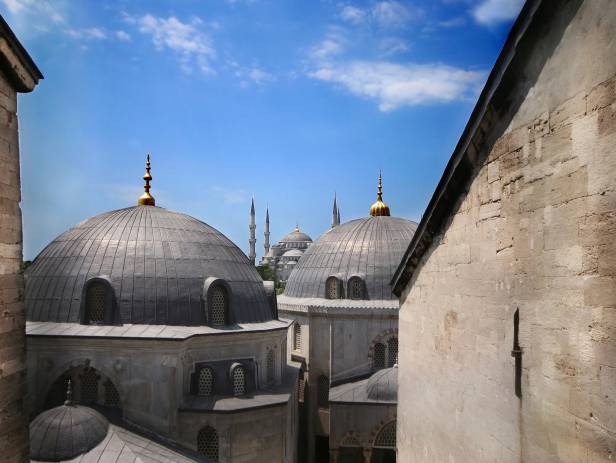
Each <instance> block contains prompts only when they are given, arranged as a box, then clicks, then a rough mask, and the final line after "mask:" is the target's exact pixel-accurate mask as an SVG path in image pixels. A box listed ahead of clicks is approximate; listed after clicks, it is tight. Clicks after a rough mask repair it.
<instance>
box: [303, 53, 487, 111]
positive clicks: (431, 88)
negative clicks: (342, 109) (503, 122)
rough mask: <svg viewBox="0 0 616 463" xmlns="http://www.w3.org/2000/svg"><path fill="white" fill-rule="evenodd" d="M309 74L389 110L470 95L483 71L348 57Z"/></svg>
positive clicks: (481, 79)
mask: <svg viewBox="0 0 616 463" xmlns="http://www.w3.org/2000/svg"><path fill="white" fill-rule="evenodd" d="M309 75H310V77H313V78H315V79H319V80H322V81H325V82H332V83H335V84H339V85H341V86H342V87H344V88H345V89H347V90H348V91H349V92H351V93H353V94H354V95H358V96H361V97H364V98H368V99H370V100H375V101H376V102H377V103H378V106H379V109H380V110H381V111H391V110H394V109H398V108H400V107H403V106H415V105H418V104H423V103H432V102H451V101H456V100H462V99H466V98H472V97H474V96H475V93H476V92H477V90H478V86H479V84H480V83H481V82H482V81H483V78H484V75H485V74H484V72H479V71H466V70H463V69H459V68H455V67H452V66H447V65H444V64H413V63H408V64H394V63H388V62H382V61H351V62H348V63H338V64H333V65H328V66H327V65H326V66H322V67H320V68H319V69H317V70H315V71H313V72H311V73H310V74H309Z"/></svg>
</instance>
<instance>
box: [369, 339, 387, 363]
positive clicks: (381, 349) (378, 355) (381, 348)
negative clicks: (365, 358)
mask: <svg viewBox="0 0 616 463" xmlns="http://www.w3.org/2000/svg"><path fill="white" fill-rule="evenodd" d="M372 360H373V362H374V368H378V369H380V368H385V345H384V344H381V343H380V342H379V343H377V344H376V345H375V346H374V358H373V359H372Z"/></svg>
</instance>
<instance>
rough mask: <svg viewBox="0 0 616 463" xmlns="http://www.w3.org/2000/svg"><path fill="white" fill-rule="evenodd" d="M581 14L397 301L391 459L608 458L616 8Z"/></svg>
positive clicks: (612, 396)
mask: <svg viewBox="0 0 616 463" xmlns="http://www.w3.org/2000/svg"><path fill="white" fill-rule="evenodd" d="M560 3H563V4H566V3H567V2H560ZM576 3H577V4H578V5H575V8H574V7H571V8H569V11H567V8H563V13H562V14H563V15H567V14H569V13H571V17H570V19H568V20H567V21H555V22H554V23H553V24H546V25H545V27H546V28H550V29H549V32H545V31H543V32H542V33H540V34H538V36H537V38H536V43H535V44H534V45H533V47H535V48H534V51H533V52H532V53H535V55H533V54H532V53H531V58H529V60H528V63H529V65H528V66H529V67H534V68H535V69H536V70H537V75H536V79H535V80H534V81H533V82H530V85H529V86H528V88H530V90H529V91H528V93H527V94H525V95H523V98H524V100H523V102H522V104H521V105H520V106H518V108H519V110H516V113H515V114H509V116H508V117H510V123H507V124H508V125H509V127H515V128H513V129H511V128H510V129H508V130H507V131H506V133H504V134H503V135H501V136H497V137H495V138H497V140H496V142H495V143H494V144H490V145H486V146H485V147H484V149H485V151H486V153H487V156H485V159H484V161H483V162H481V164H480V166H479V167H478V169H477V171H476V172H474V173H473V178H472V180H471V181H470V184H469V185H468V192H467V193H466V194H465V195H464V196H463V197H462V198H460V201H459V203H458V204H455V205H454V206H453V212H452V214H451V216H450V217H449V220H448V222H447V223H446V224H445V226H444V227H443V231H442V234H441V235H440V236H436V237H435V238H434V240H433V244H432V246H431V248H430V249H428V250H427V251H426V252H425V254H424V255H423V257H422V260H421V262H420V263H419V265H418V266H417V268H416V269H415V271H414V274H413V278H412V280H411V282H410V284H409V285H408V286H407V288H406V289H405V291H404V292H403V294H402V297H401V301H402V308H401V311H400V327H399V329H400V360H399V365H400V370H399V375H400V376H399V381H400V385H401V386H400V391H399V405H398V407H399V408H398V436H397V440H398V458H399V461H422V462H444V461H446V462H451V463H453V462H473V463H481V462H494V461H498V462H519V461H524V462H540V463H551V462H571V463H574V462H576V463H577V462H589V463H590V462H593V463H596V462H608V461H614V459H615V458H616V248H615V247H614V242H615V241H616V181H615V178H616V77H614V76H615V75H616V69H615V67H616V60H614V56H615V55H614V47H615V43H616V38H615V33H614V31H615V30H616V11H615V10H616V9H615V8H614V6H613V5H608V4H607V3H606V2H604V1H588V2H583V3H582V4H581V6H579V4H580V3H581V2H568V4H569V5H573V4H576ZM578 6H579V8H578ZM546 44H550V46H547V45H546ZM523 45H524V44H522V45H521V46H523ZM584 52H585V53H590V54H592V59H589V57H588V56H586V57H584V59H583V60H582V62H583V63H585V64H586V67H584V66H578V65H577V63H576V62H574V61H575V60H574V58H575V57H576V56H582V55H583V53H584ZM546 54H548V55H547V56H546ZM572 60H574V61H573V62H572ZM557 64H558V65H557ZM573 68H574V69H573ZM570 69H571V72H570ZM525 71H526V69H524V70H521V71H520V74H524V72H525ZM531 74H532V73H531ZM571 74H576V75H578V76H579V77H580V78H579V79H578V80H577V81H575V79H573V80H572V79H571ZM526 75H529V74H528V73H527V74H526ZM559 76H560V77H559ZM561 84H562V85H561ZM559 89H560V90H561V91H562V93H561V94H560V95H561V98H560V100H558V98H557V96H558V93H557V91H558V90H559ZM546 93H549V94H550V97H549V98H545V97H543V96H542V95H545V94H546ZM501 109H502V108H501ZM503 113H506V111H502V112H501V114H503ZM486 139H489V136H487V137H486ZM516 310H519V330H520V331H519V344H520V346H521V349H522V352H523V354H522V377H521V399H520V398H518V397H517V396H516V393H515V387H514V384H515V365H514V364H515V362H514V358H513V357H512V356H511V351H512V348H513V344H514V339H513V338H514V313H515V311H516Z"/></svg>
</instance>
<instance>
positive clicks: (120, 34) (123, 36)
mask: <svg viewBox="0 0 616 463" xmlns="http://www.w3.org/2000/svg"><path fill="white" fill-rule="evenodd" d="M115 36H116V38H117V39H118V40H122V41H123V42H130V41H131V36H130V34H129V33H128V32H126V31H122V30H119V31H115Z"/></svg>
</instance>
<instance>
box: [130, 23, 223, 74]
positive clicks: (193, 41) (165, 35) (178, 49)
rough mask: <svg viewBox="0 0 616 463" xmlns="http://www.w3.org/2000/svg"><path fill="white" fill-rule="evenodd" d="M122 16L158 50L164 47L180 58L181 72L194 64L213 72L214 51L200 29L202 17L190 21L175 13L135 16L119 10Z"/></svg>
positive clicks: (207, 37) (208, 38)
mask: <svg viewBox="0 0 616 463" xmlns="http://www.w3.org/2000/svg"><path fill="white" fill-rule="evenodd" d="M123 16H124V20H125V21H126V22H127V23H129V24H135V25H136V26H137V28H138V30H139V32H141V33H142V34H146V35H150V36H151V37H152V43H153V44H154V46H155V47H156V49H158V50H164V49H168V50H171V51H173V52H175V53H176V54H177V55H178V56H179V59H180V67H181V69H182V71H183V72H185V73H187V74H190V73H191V72H192V71H193V68H194V67H195V66H196V67H197V68H198V69H199V70H200V71H201V72H203V73H204V74H214V73H215V71H214V70H213V69H212V67H211V65H210V62H211V61H212V60H213V59H214V58H215V57H216V51H215V50H214V47H213V45H212V41H211V39H210V37H209V36H208V35H206V33H205V32H204V31H203V30H202V26H203V21H202V20H201V19H199V18H197V17H193V18H192V19H191V20H190V22H182V21H180V20H179V19H178V18H176V17H175V16H169V17H168V18H163V17H156V16H153V15H151V14H146V15H144V16H141V17H139V18H135V17H132V16H130V15H128V14H126V13H123Z"/></svg>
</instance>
